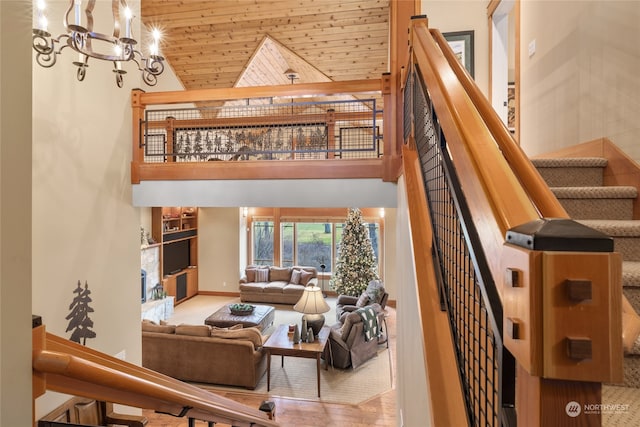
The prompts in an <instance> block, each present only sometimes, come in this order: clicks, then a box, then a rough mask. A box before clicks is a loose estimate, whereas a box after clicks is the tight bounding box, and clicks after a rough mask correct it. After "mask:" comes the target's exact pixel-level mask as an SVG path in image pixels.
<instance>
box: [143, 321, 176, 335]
mask: <svg viewBox="0 0 640 427" xmlns="http://www.w3.org/2000/svg"><path fill="white" fill-rule="evenodd" d="M175 331H176V327H175V325H156V324H155V323H153V322H142V332H155V333H158V334H173V333H175Z"/></svg>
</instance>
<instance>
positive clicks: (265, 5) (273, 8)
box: [141, 0, 389, 89]
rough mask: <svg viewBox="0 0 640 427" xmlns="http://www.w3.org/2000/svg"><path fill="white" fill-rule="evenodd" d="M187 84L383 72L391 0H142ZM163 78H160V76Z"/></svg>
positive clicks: (266, 82)
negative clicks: (290, 72) (293, 72)
mask: <svg viewBox="0 0 640 427" xmlns="http://www.w3.org/2000/svg"><path fill="white" fill-rule="evenodd" d="M141 12H142V21H143V22H144V24H145V25H147V26H157V27H159V28H160V29H161V30H162V33H163V41H162V47H161V49H162V54H163V55H164V56H165V57H166V58H167V62H168V63H169V64H170V65H171V67H172V68H173V70H174V72H175V73H176V75H177V77H178V78H179V79H180V80H181V82H182V83H183V85H184V87H185V89H200V88H228V87H234V86H264V85H279V84H291V83H292V82H291V80H290V78H289V77H288V76H287V75H286V71H287V70H289V69H291V70H293V71H295V72H296V73H297V76H296V77H297V78H295V79H294V81H293V83H294V84H295V83H312V82H324V81H345V80H359V79H378V78H380V77H381V75H382V73H385V72H387V71H388V47H389V0H280V1H278V0H223V1H197V0H142V3H141ZM161 78H162V77H161Z"/></svg>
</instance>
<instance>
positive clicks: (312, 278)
mask: <svg viewBox="0 0 640 427" xmlns="http://www.w3.org/2000/svg"><path fill="white" fill-rule="evenodd" d="M312 285H315V286H317V285H318V270H317V269H316V268H315V267H304V266H294V267H274V266H264V265H250V266H248V267H247V268H246V269H245V272H244V274H243V275H242V277H241V278H240V286H239V287H240V301H242V302H270V303H274V304H295V303H297V302H298V300H299V299H300V297H301V296H302V293H303V291H304V288H305V286H312Z"/></svg>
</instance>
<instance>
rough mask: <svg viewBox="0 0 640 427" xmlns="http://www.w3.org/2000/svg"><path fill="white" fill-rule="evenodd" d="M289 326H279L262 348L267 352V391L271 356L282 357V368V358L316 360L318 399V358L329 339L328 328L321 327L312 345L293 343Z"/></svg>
mask: <svg viewBox="0 0 640 427" xmlns="http://www.w3.org/2000/svg"><path fill="white" fill-rule="evenodd" d="M288 332H289V326H288V325H280V326H278V328H277V329H276V331H275V332H274V333H273V334H271V337H269V339H268V340H267V342H266V343H264V345H263V346H262V348H263V350H264V351H266V352H267V391H269V390H270V389H271V355H275V356H278V355H280V356H282V361H281V366H283V367H284V356H292V357H304V358H308V359H314V358H315V359H316V375H317V378H316V379H317V382H318V397H320V356H321V355H322V352H323V351H324V347H325V345H326V344H327V339H328V338H329V332H330V328H329V327H328V326H323V327H322V329H321V330H320V333H319V334H318V335H317V336H316V340H315V341H314V342H312V343H306V342H300V343H298V344H294V343H293V337H292V336H290V335H289V333H288ZM324 368H325V369H328V363H325V367H324Z"/></svg>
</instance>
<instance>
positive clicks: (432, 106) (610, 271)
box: [403, 17, 622, 426]
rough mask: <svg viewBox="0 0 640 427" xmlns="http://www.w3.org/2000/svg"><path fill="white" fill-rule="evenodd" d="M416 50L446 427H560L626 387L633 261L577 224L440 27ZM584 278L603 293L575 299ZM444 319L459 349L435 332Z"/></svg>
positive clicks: (430, 342)
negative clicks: (576, 406)
mask: <svg viewBox="0 0 640 427" xmlns="http://www.w3.org/2000/svg"><path fill="white" fill-rule="evenodd" d="M410 46H411V54H412V55H411V63H410V64H409V67H408V68H407V69H408V74H407V80H406V82H405V85H404V139H405V147H404V149H403V164H404V175H405V177H406V188H407V204H408V209H409V212H410V221H411V230H412V238H413V245H414V251H413V252H414V256H415V265H416V277H417V281H418V296H419V310H420V312H421V316H420V317H421V319H422V322H423V324H422V328H423V336H424V337H425V343H424V348H425V354H426V356H425V367H426V371H427V377H428V378H429V382H430V384H429V386H430V387H432V391H431V395H432V405H431V407H432V410H433V412H434V413H433V419H434V424H436V425H460V424H461V423H464V422H465V421H466V423H467V424H468V425H473V426H478V425H482V426H484V425H492V426H500V425H504V426H509V425H517V424H518V423H520V424H523V425H524V424H526V425H532V426H533V425H552V424H557V423H558V422H561V421H559V420H563V419H566V417H567V414H566V404H567V402H571V401H578V400H579V401H580V402H581V403H583V404H600V403H601V383H602V382H619V381H620V380H621V379H622V348H621V339H620V338H621V311H620V307H621V302H622V295H621V283H620V275H621V260H620V256H619V254H616V253H614V252H612V250H613V245H612V242H611V241H610V238H608V237H607V236H604V235H601V234H599V233H597V232H594V231H593V230H590V229H586V227H582V226H580V225H579V224H577V223H575V222H572V221H571V220H570V219H568V218H567V214H566V212H565V211H564V209H562V207H561V206H560V204H559V203H558V201H557V200H556V199H555V197H554V196H553V194H552V193H551V192H550V190H549V188H548V187H547V186H546V184H544V182H543V180H542V179H541V177H540V176H539V174H538V173H537V171H536V170H535V168H533V166H532V165H531V162H530V161H529V160H528V158H527V157H526V156H525V155H524V153H523V152H522V150H521V149H520V148H519V147H518V146H517V144H516V143H515V142H514V141H513V139H512V138H511V136H510V135H509V133H508V131H507V129H506V127H505V126H504V124H502V122H501V121H500V120H499V118H498V117H497V115H496V113H495V112H494V111H493V109H492V108H491V107H490V105H489V104H488V102H487V101H486V99H485V98H484V96H482V94H481V93H480V91H479V90H478V89H477V87H476V86H475V83H474V82H473V80H472V79H471V78H470V77H469V75H468V74H467V73H466V72H465V71H464V69H463V67H462V66H461V64H460V63H459V62H458V60H457V59H456V58H455V56H454V54H453V52H451V50H450V48H449V46H448V44H447V43H446V41H445V39H444V37H442V35H441V34H440V33H439V31H437V30H429V29H428V28H427V20H426V18H424V17H418V18H416V19H414V20H413V23H412V26H411V32H410ZM557 223H561V224H562V225H561V226H560V227H557V228H555V227H554V225H555V224H557ZM549 225H551V228H553V229H554V230H555V231H556V232H557V233H555V234H553V239H546V238H545V235H546V232H548V231H547V230H545V232H540V233H538V232H539V231H543V228H544V227H547V226H549ZM565 226H566V227H567V229H564V227H565ZM569 229H570V230H569ZM563 231H569V232H563ZM587 241H588V243H586V242H587ZM587 265H589V266H591V267H590V268H586V266H587ZM596 265H597V267H596ZM578 278H580V279H578ZM578 281H580V282H581V284H586V283H589V285H587V286H588V287H590V289H593V291H594V292H596V290H595V289H596V288H595V287H594V288H591V286H592V284H596V283H597V289H598V291H597V294H598V296H594V297H593V299H589V300H588V301H587V300H584V299H579V298H578V299H575V298H573V297H571V295H572V291H571V287H572V286H573V285H574V284H575V283H576V282H578ZM594 295H595V294H594ZM434 300H436V301H439V303H440V304H439V306H438V307H434V304H433V301H434ZM438 309H439V310H442V314H446V317H447V319H448V322H447V323H448V325H447V326H446V328H447V329H448V330H449V331H450V334H451V341H450V342H448V341H446V340H443V339H442V336H440V337H439V338H440V340H439V341H436V340H435V339H434V337H435V336H436V334H435V333H433V332H431V331H430V328H431V327H432V325H440V327H442V324H443V323H442V322H441V316H440V313H437V312H435V310H438ZM596 319H597V320H596ZM447 345H450V346H451V348H447ZM578 347H579V348H580V351H576V349H577V348H578ZM582 350H584V352H583V351H582ZM452 372H453V374H450V373H452ZM456 374H457V376H458V378H459V384H458V387H459V390H460V391H459V393H460V396H458V395H457V394H456V393H457V389H456V387H455V386H453V385H451V384H450V381H449V383H448V382H447V379H449V380H450V379H451V377H452V375H456ZM447 376H448V378H447ZM516 378H517V381H516ZM445 389H446V390H447V393H448V395H447V398H445V399H443V398H442V397H441V394H442V393H443V392H442V390H445ZM459 412H463V413H464V414H465V416H464V418H465V419H464V420H460V418H459ZM456 417H458V418H456ZM582 417H583V418H584V419H581V420H580V423H581V425H600V422H601V419H600V415H599V414H583V415H582Z"/></svg>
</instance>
